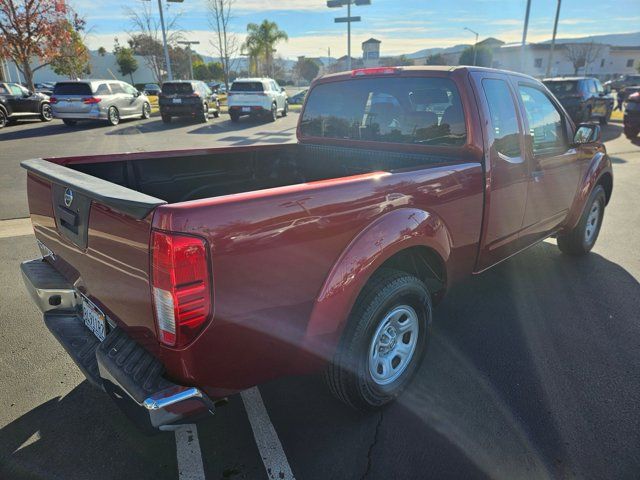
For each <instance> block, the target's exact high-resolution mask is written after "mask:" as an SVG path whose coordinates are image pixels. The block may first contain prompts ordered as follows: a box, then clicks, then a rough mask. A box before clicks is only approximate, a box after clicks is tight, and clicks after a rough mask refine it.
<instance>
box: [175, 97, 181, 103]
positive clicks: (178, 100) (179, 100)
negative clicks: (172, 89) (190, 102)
mask: <svg viewBox="0 0 640 480" xmlns="http://www.w3.org/2000/svg"><path fill="white" fill-rule="evenodd" d="M173 103H182V99H181V98H174V99H173Z"/></svg>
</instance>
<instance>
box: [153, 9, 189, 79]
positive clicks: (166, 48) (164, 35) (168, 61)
mask: <svg viewBox="0 0 640 480" xmlns="http://www.w3.org/2000/svg"><path fill="white" fill-rule="evenodd" d="M146 1H149V2H150V1H151V0H146ZM167 2H170V3H182V2H184V0H167ZM158 10H159V11H160V26H161V27H162V46H163V48H164V61H165V63H166V64H167V77H168V78H169V80H173V72H172V71H171V59H170V58H169V45H167V30H166V29H165V26H164V13H163V11H162V0H158Z"/></svg>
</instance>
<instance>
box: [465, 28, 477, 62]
mask: <svg viewBox="0 0 640 480" xmlns="http://www.w3.org/2000/svg"><path fill="white" fill-rule="evenodd" d="M464 30H467V31H469V32H471V33H473V34H474V35H475V36H476V43H475V44H474V45H473V66H474V67H475V66H476V59H477V58H478V32H476V31H475V30H471V29H470V28H469V27H464Z"/></svg>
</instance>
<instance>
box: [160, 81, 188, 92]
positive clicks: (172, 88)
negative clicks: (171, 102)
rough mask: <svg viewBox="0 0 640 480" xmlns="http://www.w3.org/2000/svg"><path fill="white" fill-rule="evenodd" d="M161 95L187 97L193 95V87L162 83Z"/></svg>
mask: <svg viewBox="0 0 640 480" xmlns="http://www.w3.org/2000/svg"><path fill="white" fill-rule="evenodd" d="M162 93H164V94H165V95H188V94H190V93H193V87H192V86H191V84H190V83H164V84H163V85H162Z"/></svg>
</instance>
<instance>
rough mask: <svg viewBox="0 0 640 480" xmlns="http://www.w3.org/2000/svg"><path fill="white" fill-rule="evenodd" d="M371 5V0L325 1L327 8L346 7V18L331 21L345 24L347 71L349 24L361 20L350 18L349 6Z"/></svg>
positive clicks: (349, 40) (349, 54)
mask: <svg viewBox="0 0 640 480" xmlns="http://www.w3.org/2000/svg"><path fill="white" fill-rule="evenodd" d="M352 4H353V5H357V6H361V5H371V0H327V7H329V8H340V7H344V6H345V5H346V6H347V16H346V17H339V18H335V19H334V20H333V21H334V22H335V23H346V24H347V59H348V60H347V62H348V63H347V66H348V70H351V22H359V21H360V20H362V19H361V18H360V17H352V16H351V5H352Z"/></svg>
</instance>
